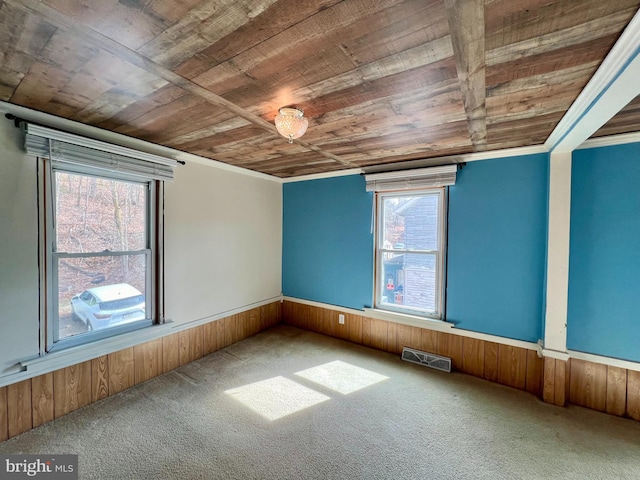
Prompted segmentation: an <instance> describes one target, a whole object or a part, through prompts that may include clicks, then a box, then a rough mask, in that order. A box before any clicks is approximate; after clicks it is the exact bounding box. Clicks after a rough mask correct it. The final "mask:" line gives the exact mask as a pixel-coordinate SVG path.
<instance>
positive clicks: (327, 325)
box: [320, 308, 338, 337]
mask: <svg viewBox="0 0 640 480" xmlns="http://www.w3.org/2000/svg"><path fill="white" fill-rule="evenodd" d="M337 324H338V312H337V311H335V310H330V309H328V308H325V309H324V312H323V314H322V329H321V330H320V333H322V334H324V335H327V336H329V337H335V336H336V325H337Z"/></svg>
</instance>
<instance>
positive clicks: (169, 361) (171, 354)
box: [162, 320, 222, 373]
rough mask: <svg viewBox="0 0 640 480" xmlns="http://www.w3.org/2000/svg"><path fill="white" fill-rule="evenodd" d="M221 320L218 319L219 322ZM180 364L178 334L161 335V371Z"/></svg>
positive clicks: (163, 371) (171, 368)
mask: <svg viewBox="0 0 640 480" xmlns="http://www.w3.org/2000/svg"><path fill="white" fill-rule="evenodd" d="M221 321H222V320H218V322H221ZM179 366H180V334H178V333H174V334H172V335H167V336H165V337H162V373H166V372H169V371H171V370H173V369H175V368H178V367H179Z"/></svg>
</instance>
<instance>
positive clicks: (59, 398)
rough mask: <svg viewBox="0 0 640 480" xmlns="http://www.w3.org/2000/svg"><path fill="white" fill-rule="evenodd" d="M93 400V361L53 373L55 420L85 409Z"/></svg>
mask: <svg viewBox="0 0 640 480" xmlns="http://www.w3.org/2000/svg"><path fill="white" fill-rule="evenodd" d="M91 400H92V399H91V361H88V362H83V363H79V364H77V365H72V366H70V367H67V368H63V369H61V370H56V371H55V372H53V412H54V417H55V418H59V417H61V416H63V415H66V414H67V413H69V412H72V411H74V410H77V409H78V408H81V407H84V406H85V405H88V404H90V403H91Z"/></svg>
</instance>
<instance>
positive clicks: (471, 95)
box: [445, 0, 487, 151]
mask: <svg viewBox="0 0 640 480" xmlns="http://www.w3.org/2000/svg"><path fill="white" fill-rule="evenodd" d="M445 5H446V7H447V13H448V18H449V30H450V32H451V42H452V44H453V52H454V54H455V58H456V68H457V71H458V80H459V81H460V88H461V91H462V99H463V102H464V109H465V112H466V115H467V124H468V127H469V136H470V138H471V143H472V145H473V147H474V150H475V151H484V150H486V148H487V109H486V104H485V97H486V91H487V89H486V76H485V56H484V52H485V45H484V0H445Z"/></svg>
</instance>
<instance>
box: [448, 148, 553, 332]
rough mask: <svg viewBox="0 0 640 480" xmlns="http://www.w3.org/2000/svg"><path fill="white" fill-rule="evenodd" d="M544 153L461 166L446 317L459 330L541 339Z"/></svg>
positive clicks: (452, 202) (453, 192)
mask: <svg viewBox="0 0 640 480" xmlns="http://www.w3.org/2000/svg"><path fill="white" fill-rule="evenodd" d="M548 166H549V159H548V155H547V154H539V155H528V156H522V157H511V158H504V159H497V160H487V161H478V162H470V163H468V164H467V165H466V166H465V167H464V168H463V169H462V171H460V172H459V173H458V179H457V181H456V185H455V186H453V187H450V189H449V250H448V255H449V258H448V262H449V268H448V282H447V284H448V288H447V319H448V320H449V321H452V322H454V323H456V325H457V327H459V328H464V329H466V330H473V331H477V332H483V333H489V334H493V335H499V336H502V337H509V338H515V339H519V340H525V341H530V342H536V341H537V340H538V339H539V338H541V337H542V334H543V333H542V323H543V306H544V296H543V292H544V278H545V277H544V275H545V261H546V241H547V198H548Z"/></svg>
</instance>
